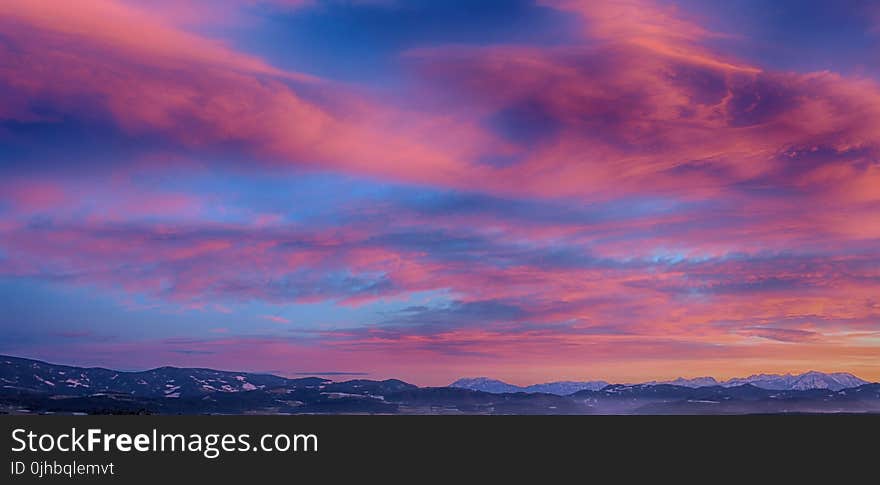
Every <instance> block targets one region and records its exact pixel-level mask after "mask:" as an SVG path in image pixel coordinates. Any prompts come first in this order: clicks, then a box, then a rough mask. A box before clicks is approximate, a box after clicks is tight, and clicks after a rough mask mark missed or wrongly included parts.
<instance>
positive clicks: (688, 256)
mask: <svg viewBox="0 0 880 485" xmlns="http://www.w3.org/2000/svg"><path fill="white" fill-rule="evenodd" d="M878 52H880V7H878V6H877V4H876V3H874V2H870V1H867V0H865V1H860V0H842V1H839V2H825V1H813V0H807V1H794V0H780V1H773V2H766V1H759V0H732V1H726V2H703V1H697V0H681V1H662V0H616V1H612V0H590V1H587V0H487V1H481V2H470V1H462V0H446V1H428V0H216V1H208V0H194V1H192V2H187V3H181V2H176V1H172V0H157V1H152V2H137V1H133V0H82V1H79V2H54V1H47V0H26V1H19V2H2V3H0V326H2V334H0V353H5V354H11V355H17V356H22V357H30V358H38V359H43V360H48V361H51V362H55V363H62V364H71V365H87V366H103V367H110V368H114V369H121V370H136V369H146V368H151V367H157V366H163V365H175V366H188V367H211V368H219V369H228V370H240V371H254V372H271V373H276V374H280V375H288V376H294V375H303V374H314V375H332V376H334V378H335V379H343V378H345V376H367V377H370V378H392V377H393V378H400V379H404V380H407V381H409V382H412V383H415V384H419V385H445V384H448V383H449V382H451V381H453V380H455V379H456V378H459V377H463V376H491V377H495V378H501V379H504V380H507V381H509V382H512V383H516V384H529V383H535V382H545V381H551V380H565V379H567V380H588V379H604V380H608V381H613V382H633V381H639V380H653V379H666V378H675V377H678V376H685V377H694V376H702V375H712V376H715V377H717V378H730V377H734V376H745V375H750V374H754V373H761V372H768V373H769V372H773V373H785V372H805V371H807V370H819V371H825V372H833V371H846V372H852V373H855V374H856V375H859V376H860V377H862V378H865V379H871V380H880V244H878V243H880V55H878Z"/></svg>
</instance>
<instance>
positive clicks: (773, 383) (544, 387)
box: [449, 371, 868, 396]
mask: <svg viewBox="0 0 880 485" xmlns="http://www.w3.org/2000/svg"><path fill="white" fill-rule="evenodd" d="M661 384H669V385H673V386H680V387H690V388H699V387H707V386H723V387H737V386H742V385H744V384H751V385H753V386H755V387H758V388H761V389H769V390H777V391H805V390H809V389H830V390H832V391H839V390H841V389H849V388H853V387H858V386H861V385H863V384H868V381H865V380H862V379H859V378H858V377H856V376H854V375H852V374H849V373H846V372H835V373H831V374H825V373H822V372H817V371H810V372H806V373H804V374H798V375H792V374H784V375H779V374H755V375H752V376H749V377H736V378H733V379H729V380H726V381H718V380H717V379H715V378H714V377H709V376H704V377H694V378H690V379H688V378H684V377H679V378H677V379H674V380H669V381H648V382H642V383H638V384H634V385H638V386H657V385H661ZM608 385H609V383H608V382H605V381H587V382H571V381H563V382H547V383H544V384H533V385H531V386H516V385H513V384H508V383H506V382H504V381H499V380H497V379H490V378H488V377H472V378H463V379H459V380H457V381H455V382H453V383H452V384H450V385H449V387H458V388H462V389H470V390H473V391H482V392H490V393H493V394H501V393H506V392H542V393H546V394H556V395H559V396H567V395H569V394H573V393H575V392H578V391H581V390H584V389H587V390H592V391H598V390H600V389H602V388H604V387H606V386H608Z"/></svg>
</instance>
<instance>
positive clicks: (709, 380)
mask: <svg viewBox="0 0 880 485" xmlns="http://www.w3.org/2000/svg"><path fill="white" fill-rule="evenodd" d="M645 384H671V385H673V386H682V387H706V386H717V385H719V384H718V381H716V380H715V378H714V377H694V378H693V379H685V378H684V377H679V378H678V379H674V380H671V381H660V382H657V381H651V382H645Z"/></svg>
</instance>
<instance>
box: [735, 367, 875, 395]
mask: <svg viewBox="0 0 880 485" xmlns="http://www.w3.org/2000/svg"><path fill="white" fill-rule="evenodd" d="M743 384H751V385H753V386H755V387H760V388H762V389H773V390H786V391H790V390H796V391H803V390H807V389H831V390H832V391H839V390H841V389H849V388H851V387H858V386H861V385H863V384H868V381H865V380H862V379H859V378H858V377H856V376H854V375H852V374H849V373H847V372H834V373H831V374H825V373H822V372H817V371H809V372H805V373H803V374H800V375H792V374H784V375H779V374H756V375H752V376H749V377H739V378H734V379H730V380H727V381H724V382H723V383H721V385H722V386H724V387H733V386H741V385H743Z"/></svg>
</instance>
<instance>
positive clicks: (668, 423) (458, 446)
mask: <svg viewBox="0 0 880 485" xmlns="http://www.w3.org/2000/svg"><path fill="white" fill-rule="evenodd" d="M0 423H2V425H3V426H2V428H3V430H2V432H3V434H4V438H3V456H4V466H5V467H6V470H5V471H4V473H3V475H4V476H5V477H6V478H7V479H4V480H3V481H2V482H3V483H12V484H17V483H62V482H64V483H68V482H74V483H79V482H83V483H164V482H168V483H183V482H184V481H189V480H195V481H198V483H249V482H250V481H252V480H255V479H259V480H266V479H275V480H280V481H281V482H280V483H292V482H294V481H297V480H300V479H303V478H308V479H309V480H313V479H323V480H324V481H326V482H328V483H338V482H339V481H342V480H358V481H366V482H368V483H376V480H380V481H381V483H387V482H391V483H400V482H405V483H413V482H418V481H421V480H427V479H428V478H431V479H432V480H436V479H438V478H442V479H445V480H460V479H462V478H463V477H473V476H474V474H480V475H483V476H487V477H494V478H495V479H501V478H505V477H509V478H523V477H525V476H534V477H541V478H543V479H549V478H551V477H553V478H559V479H565V478H568V479H577V478H579V477H580V478H584V479H586V478H588V477H595V476H607V475H606V474H608V473H611V472H613V475H614V476H617V477H618V478H619V479H621V480H622V479H625V478H635V477H637V476H641V477H648V478H652V477H653V478H657V479H661V478H664V477H665V478H672V477H679V476H682V475H692V474H694V473H697V472H698V471H699V473H707V472H708V473H713V474H714V475H710V476H709V477H707V478H710V477H712V476H715V475H718V476H722V475H723V476H725V477H730V476H732V475H740V476H749V475H750V474H753V473H754V474H757V476H763V477H766V474H767V473H776V474H779V475H781V476H785V477H788V478H789V479H790V478H793V477H795V476H797V475H799V474H808V475H809V476H811V477H814V478H815V476H816V473H820V474H821V473H830V474H833V476H835V477H836V478H837V479H840V478H841V477H842V476H843V475H844V474H848V473H853V472H857V473H859V470H862V471H863V472H865V473H873V474H874V475H873V476H875V477H876V473H877V472H876V468H874V465H873V462H874V461H875V460H876V440H877V435H878V430H880V416H726V417H724V416H711V417H710V416H702V417H697V416H690V417H662V416H645V417H634V416H627V417H622V416H5V417H3V418H2V419H0ZM596 474H600V475H596ZM719 474H720V475H719ZM869 476H870V475H869ZM465 483H467V482H465ZM493 483H494V482H493Z"/></svg>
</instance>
